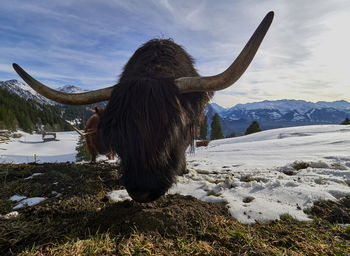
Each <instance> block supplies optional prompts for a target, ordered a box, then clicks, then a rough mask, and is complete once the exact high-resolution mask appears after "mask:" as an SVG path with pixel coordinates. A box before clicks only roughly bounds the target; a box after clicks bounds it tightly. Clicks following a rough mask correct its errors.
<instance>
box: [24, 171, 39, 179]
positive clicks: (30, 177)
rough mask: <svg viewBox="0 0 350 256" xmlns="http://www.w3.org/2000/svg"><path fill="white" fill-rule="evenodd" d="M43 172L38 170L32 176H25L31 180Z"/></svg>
mask: <svg viewBox="0 0 350 256" xmlns="http://www.w3.org/2000/svg"><path fill="white" fill-rule="evenodd" d="M42 174H43V173H41V172H37V173H33V174H32V175H31V176H29V177H27V178H24V179H25V180H31V179H33V178H34V177H36V176H40V175H42Z"/></svg>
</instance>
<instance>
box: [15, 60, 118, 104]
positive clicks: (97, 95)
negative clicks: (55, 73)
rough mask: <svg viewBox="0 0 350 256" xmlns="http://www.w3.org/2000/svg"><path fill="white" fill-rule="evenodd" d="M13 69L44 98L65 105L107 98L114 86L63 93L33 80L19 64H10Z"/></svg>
mask: <svg viewBox="0 0 350 256" xmlns="http://www.w3.org/2000/svg"><path fill="white" fill-rule="evenodd" d="M12 66H13V68H14V70H15V71H16V72H17V74H18V75H19V76H20V77H22V79H23V80H24V81H25V82H26V83H27V84H28V85H29V86H30V87H32V88H33V89H34V90H35V91H36V92H38V93H40V94H41V95H43V96H45V97H46V98H48V99H50V100H53V101H56V102H58V103H62V104H67V105H87V104H92V103H96V102H99V101H104V100H108V99H109V98H110V97H111V94H112V90H113V87H114V86H111V87H107V88H104V89H99V90H95V91H90V92H84V93H72V94H69V93H64V92H59V91H56V90H53V89H51V88H49V87H47V86H46V85H44V84H42V83H40V82H39V81H37V80H35V79H34V78H33V77H32V76H30V75H29V74H28V73H27V72H25V71H24V70H23V69H22V68H21V67H20V66H19V65H17V64H16V63H13V64H12Z"/></svg>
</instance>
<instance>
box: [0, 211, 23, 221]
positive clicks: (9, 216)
mask: <svg viewBox="0 0 350 256" xmlns="http://www.w3.org/2000/svg"><path fill="white" fill-rule="evenodd" d="M18 216H19V213H18V212H17V211H13V212H9V213H7V214H5V215H2V214H0V219H5V220H9V219H13V218H17V217H18Z"/></svg>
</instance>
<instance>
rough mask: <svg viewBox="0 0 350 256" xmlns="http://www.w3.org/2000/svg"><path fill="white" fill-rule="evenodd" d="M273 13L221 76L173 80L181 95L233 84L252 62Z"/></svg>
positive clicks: (264, 20)
mask: <svg viewBox="0 0 350 256" xmlns="http://www.w3.org/2000/svg"><path fill="white" fill-rule="evenodd" d="M273 16H274V13H273V12H272V11H271V12H269V13H268V14H267V15H266V16H265V18H264V19H263V20H262V22H261V23H260V25H259V27H258V28H257V29H256V30H255V32H254V34H253V35H252V36H251V38H250V39H249V41H248V43H247V44H246V45H245V47H244V48H243V50H242V51H241V53H240V54H239V56H238V57H237V58H236V60H235V61H234V62H233V63H232V64H231V66H230V67H229V68H228V69H226V70H225V71H224V72H222V73H221V74H218V75H215V76H207V77H181V78H178V79H176V80H175V84H176V85H177V87H178V88H179V90H180V92H181V93H189V92H207V91H218V90H222V89H225V88H227V87H229V86H230V85H232V84H233V83H235V82H236V81H237V80H238V79H239V78H240V77H241V75H242V74H243V73H244V71H245V70H246V69H247V68H248V66H249V64H250V62H251V61H252V60H253V58H254V56H255V53H256V52H257V50H258V48H259V46H260V44H261V42H262V40H263V39H264V37H265V34H266V32H267V30H268V29H269V27H270V25H271V23H272V20H273Z"/></svg>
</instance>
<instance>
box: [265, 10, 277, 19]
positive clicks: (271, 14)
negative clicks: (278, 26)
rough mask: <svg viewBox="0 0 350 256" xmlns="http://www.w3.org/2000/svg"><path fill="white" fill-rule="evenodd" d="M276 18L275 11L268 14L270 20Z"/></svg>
mask: <svg viewBox="0 0 350 256" xmlns="http://www.w3.org/2000/svg"><path fill="white" fill-rule="evenodd" d="M274 16H275V12H274V11H269V12H268V14H266V18H269V19H273V17H274Z"/></svg>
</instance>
